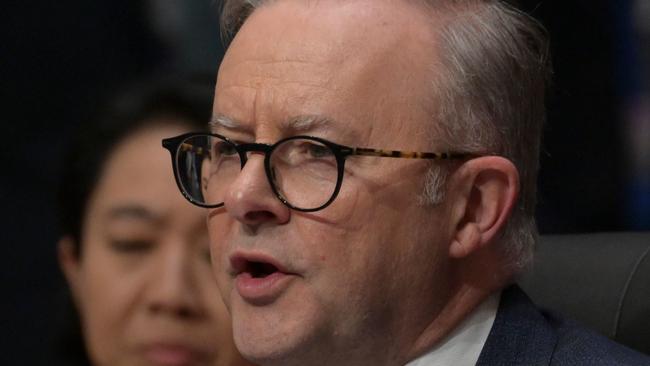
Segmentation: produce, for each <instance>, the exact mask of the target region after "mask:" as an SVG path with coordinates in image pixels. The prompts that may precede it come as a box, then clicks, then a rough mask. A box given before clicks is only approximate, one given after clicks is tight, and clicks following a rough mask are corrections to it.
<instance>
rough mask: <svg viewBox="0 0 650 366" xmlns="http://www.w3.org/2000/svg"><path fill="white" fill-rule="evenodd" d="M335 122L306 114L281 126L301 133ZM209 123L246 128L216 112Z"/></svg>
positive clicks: (239, 128)
mask: <svg viewBox="0 0 650 366" xmlns="http://www.w3.org/2000/svg"><path fill="white" fill-rule="evenodd" d="M335 124H336V122H335V120H334V119H332V118H329V117H327V116H323V115H316V114H305V115H298V116H292V117H290V118H288V119H287V120H285V121H283V122H282V123H281V124H280V127H281V128H282V129H283V130H289V131H291V132H292V133H301V132H306V131H311V130H314V129H318V128H326V127H330V126H332V125H335ZM208 125H209V127H210V128H226V129H229V130H239V131H243V130H245V128H244V127H243V125H242V123H240V122H238V121H237V120H235V119H233V118H231V117H228V116H226V115H223V114H220V113H215V114H214V115H213V116H212V118H211V119H210V122H209V123H208Z"/></svg>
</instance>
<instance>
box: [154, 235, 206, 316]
mask: <svg viewBox="0 0 650 366" xmlns="http://www.w3.org/2000/svg"><path fill="white" fill-rule="evenodd" d="M165 245H169V246H171V245H175V246H177V247H180V248H178V249H174V248H171V249H165V250H163V252H162V253H161V255H160V259H159V261H156V262H157V263H156V265H155V267H156V268H153V270H152V271H151V276H152V277H153V278H150V281H151V285H150V286H149V291H148V292H149V297H148V304H147V307H148V310H149V311H150V312H152V313H155V314H166V315H170V316H174V317H181V318H198V317H201V316H203V315H204V314H205V309H204V306H203V303H202V300H201V296H202V295H201V288H200V285H199V283H198V279H197V278H196V275H195V273H196V269H194V268H192V266H193V265H196V264H193V263H192V260H191V254H190V253H188V251H187V250H183V249H182V247H186V246H187V245H184V243H175V244H174V243H167V244H165Z"/></svg>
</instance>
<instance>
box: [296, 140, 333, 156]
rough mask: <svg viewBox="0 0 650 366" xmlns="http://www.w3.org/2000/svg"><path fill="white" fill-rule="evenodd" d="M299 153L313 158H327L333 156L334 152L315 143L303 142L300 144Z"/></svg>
mask: <svg viewBox="0 0 650 366" xmlns="http://www.w3.org/2000/svg"><path fill="white" fill-rule="evenodd" d="M299 151H300V152H301V154H307V155H309V157H311V158H327V157H330V156H332V150H331V149H330V148H329V147H327V146H325V145H321V144H316V143H313V142H303V143H302V144H300V148H299Z"/></svg>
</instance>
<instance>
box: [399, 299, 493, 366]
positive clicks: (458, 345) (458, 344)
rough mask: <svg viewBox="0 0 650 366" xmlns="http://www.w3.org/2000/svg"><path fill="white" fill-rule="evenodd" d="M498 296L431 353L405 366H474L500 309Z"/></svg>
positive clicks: (471, 315) (478, 310)
mask: <svg viewBox="0 0 650 366" xmlns="http://www.w3.org/2000/svg"><path fill="white" fill-rule="evenodd" d="M500 298H501V293H494V294H492V295H491V296H490V297H488V298H487V299H486V300H485V301H483V303H481V305H479V306H478V307H477V308H476V309H474V311H473V312H472V313H471V314H470V315H469V316H468V317H467V318H465V320H463V321H462V322H461V323H460V324H459V325H458V326H457V327H456V328H455V329H454V330H452V332H451V333H449V334H448V335H447V337H445V338H444V339H443V340H442V341H440V342H439V343H438V344H436V345H435V346H434V347H433V349H431V351H429V352H428V353H426V354H424V355H422V356H420V357H418V358H416V359H415V360H413V361H411V362H409V363H408V364H406V366H438V365H440V366H443V365H445V366H446V365H459V366H465V365H467V366H469V365H476V361H478V357H479V355H480V354H481V350H482V349H483V346H484V345H485V341H487V338H488V335H489V334H490V330H491V329H492V324H494V318H496V315H497V310H498V308H499V299H500Z"/></svg>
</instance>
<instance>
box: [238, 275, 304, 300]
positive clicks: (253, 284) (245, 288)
mask: <svg viewBox="0 0 650 366" xmlns="http://www.w3.org/2000/svg"><path fill="white" fill-rule="evenodd" d="M293 277H294V276H293V275H291V274H287V273H283V272H273V273H272V274H270V275H268V276H266V277H253V276H252V275H251V274H250V273H248V272H244V273H240V274H239V275H237V278H236V279H235V287H236V288H237V292H238V293H239V296H241V297H242V298H243V299H244V300H245V301H247V302H249V303H252V304H254V305H266V304H269V303H271V302H273V301H274V300H275V299H277V298H278V297H279V296H280V295H281V294H282V292H284V290H285V289H286V288H287V287H288V286H289V282H290V281H291V279H292V278H293Z"/></svg>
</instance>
